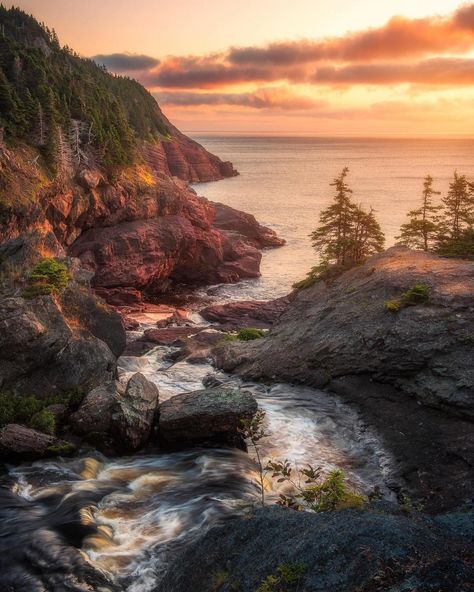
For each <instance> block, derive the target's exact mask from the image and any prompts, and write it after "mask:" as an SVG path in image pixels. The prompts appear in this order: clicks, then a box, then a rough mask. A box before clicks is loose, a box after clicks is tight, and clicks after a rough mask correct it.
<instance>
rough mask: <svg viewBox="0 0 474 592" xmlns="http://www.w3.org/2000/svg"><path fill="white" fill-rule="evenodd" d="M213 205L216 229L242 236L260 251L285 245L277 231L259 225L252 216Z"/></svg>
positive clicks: (220, 204) (216, 204) (222, 205)
mask: <svg viewBox="0 0 474 592" xmlns="http://www.w3.org/2000/svg"><path fill="white" fill-rule="evenodd" d="M213 205H214V209H215V212H216V217H215V219H214V226H215V228H218V229H219V230H222V231H227V232H232V233H237V234H240V235H242V236H244V237H245V238H246V240H247V242H249V243H250V244H252V245H253V246H254V247H257V248H258V249H263V248H265V247H282V246H283V245H284V244H285V241H284V240H283V239H281V238H280V237H279V236H278V235H277V233H276V232H275V231H273V230H271V229H270V228H267V227H266V226H262V225H261V224H259V223H258V222H257V220H256V219H255V216H252V214H247V213H246V212H241V211H240V210H236V209H235V208H231V207H230V206H227V205H225V204H222V203H214V204H213Z"/></svg>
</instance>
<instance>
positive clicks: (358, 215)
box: [310, 167, 385, 267]
mask: <svg viewBox="0 0 474 592" xmlns="http://www.w3.org/2000/svg"><path fill="white" fill-rule="evenodd" d="M348 172H349V169H348V168H347V167H346V168H344V169H343V171H342V172H341V174H340V175H339V176H338V177H336V178H335V179H334V181H333V182H332V183H331V187H335V188H336V194H335V196H334V200H333V203H332V204H331V205H330V206H329V207H328V208H326V209H325V210H323V211H322V212H321V214H320V216H319V222H320V225H319V226H318V228H316V230H315V231H314V232H313V233H312V234H311V235H310V236H311V240H312V245H313V248H314V249H315V251H316V252H317V253H318V255H319V257H320V261H321V264H322V265H323V266H325V267H327V266H329V265H335V266H342V267H344V266H350V265H353V264H355V263H359V262H361V261H364V260H365V259H366V258H367V257H369V256H370V255H372V254H374V253H377V252H380V251H381V250H382V249H383V245H384V241H385V238H384V235H383V233H382V231H381V228H380V225H379V223H378V222H377V220H376V219H375V216H374V211H373V210H372V209H370V211H369V212H366V211H365V210H364V209H363V208H362V207H361V206H357V205H356V204H354V203H353V201H352V200H351V195H352V189H350V188H349V186H348V185H347V183H346V177H347V174H348Z"/></svg>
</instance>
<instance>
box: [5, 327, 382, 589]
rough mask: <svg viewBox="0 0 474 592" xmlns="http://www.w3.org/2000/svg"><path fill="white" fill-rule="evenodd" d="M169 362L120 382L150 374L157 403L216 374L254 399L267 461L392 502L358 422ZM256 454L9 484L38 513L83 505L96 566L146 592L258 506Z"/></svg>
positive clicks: (76, 468) (81, 464)
mask: <svg viewBox="0 0 474 592" xmlns="http://www.w3.org/2000/svg"><path fill="white" fill-rule="evenodd" d="M144 328H146V327H144ZM172 352H173V349H172V348H166V347H156V348H155V349H154V350H152V351H151V352H149V353H148V354H146V355H144V356H142V357H140V358H136V357H122V358H121V359H120V361H119V362H120V372H121V373H133V372H136V371H140V372H142V373H143V374H145V375H146V376H147V377H148V378H149V379H150V380H152V381H153V382H155V383H156V384H157V385H158V387H159V389H160V400H166V399H167V398H169V397H171V396H173V395H176V394H179V393H181V392H187V391H192V390H196V389H199V388H202V384H203V383H202V381H203V379H204V378H205V377H206V376H207V375H209V374H211V375H213V377H214V378H215V379H218V380H220V381H222V382H223V383H224V384H225V385H227V386H230V387H234V388H245V389H247V390H250V391H251V392H252V393H253V394H254V395H255V397H256V398H257V400H258V402H259V405H260V407H261V408H263V409H264V410H265V412H266V424H267V425H266V431H267V432H268V434H269V435H268V436H267V437H266V438H265V439H264V440H262V441H261V444H260V447H261V450H260V452H261V455H262V457H263V458H264V459H270V458H272V459H282V460H283V459H289V460H290V461H291V462H292V463H294V464H295V465H296V466H304V465H305V463H312V464H313V465H315V466H321V467H322V468H323V469H324V470H325V471H328V470H330V469H331V468H334V467H340V468H343V469H344V471H345V472H346V474H347V476H348V479H349V481H350V483H351V484H352V486H353V487H354V488H357V489H358V490H360V491H363V492H368V491H370V490H372V489H373V488H374V487H375V486H379V487H380V488H381V489H382V491H384V492H385V494H386V495H387V496H388V497H390V495H391V492H390V489H389V487H388V486H389V485H390V482H391V481H392V479H393V476H392V468H393V463H392V460H391V458H390V456H389V454H388V453H387V452H386V451H385V450H384V449H383V447H382V446H381V444H380V442H379V441H378V439H377V437H376V434H374V433H373V432H372V431H371V430H370V429H369V428H368V427H367V426H366V425H365V424H364V422H363V421H362V419H361V418H360V417H359V415H358V414H357V412H355V411H354V410H353V409H352V408H350V407H349V406H347V405H345V404H344V403H342V402H341V401H340V400H339V399H338V398H337V397H334V396H332V395H329V394H327V393H325V392H323V391H318V390H314V389H310V388H304V387H295V386H289V385H285V384H276V385H273V386H271V387H266V386H264V385H260V384H253V383H242V382H241V381H240V380H239V379H237V378H235V377H230V376H226V375H224V374H222V373H216V372H214V370H213V369H212V367H211V366H210V365H208V364H200V365H195V364H188V363H187V362H178V363H175V364H173V363H172V362H170V361H168V360H169V359H170V354H171V353H172ZM171 357H172V356H171ZM249 452H250V453H249V454H246V453H244V452H242V451H240V450H230V449H194V450H189V451H184V452H175V453H160V452H158V451H154V450H150V451H148V453H147V454H139V455H134V456H131V457H121V458H115V459H107V458H105V457H102V456H101V455H99V454H97V453H94V454H92V455H90V456H87V455H86V456H83V457H81V458H74V459H70V460H48V461H41V462H36V463H32V464H24V465H21V466H19V467H16V468H13V469H12V470H11V471H10V475H9V478H10V479H12V480H13V482H14V484H15V485H14V491H15V492H16V493H17V494H19V495H20V496H21V497H23V498H24V499H26V500H29V501H33V502H34V503H35V505H36V507H37V508H41V507H42V504H46V503H48V504H50V498H51V496H52V495H53V496H55V497H56V499H58V500H60V501H59V503H60V504H67V503H68V501H69V503H71V502H72V500H74V499H79V500H80V507H81V516H82V521H83V522H85V523H86V524H92V525H94V526H95V527H96V529H95V530H94V532H93V533H92V534H91V535H90V536H89V537H87V538H85V540H84V542H83V545H82V548H83V550H84V551H85V553H86V554H87V557H88V559H89V561H90V562H92V564H93V565H94V566H96V567H98V568H100V569H101V570H104V571H105V572H107V573H109V574H111V575H112V576H113V578H114V579H115V581H116V582H118V583H119V584H120V585H121V587H122V589H124V590H127V591H128V592H147V591H151V590H153V589H154V586H155V585H156V582H157V580H158V579H159V577H160V574H161V573H162V571H163V569H164V568H165V567H166V565H167V563H168V561H169V560H170V559H171V558H172V557H173V556H174V555H175V553H176V551H177V550H178V549H179V548H180V547H181V546H182V545H184V544H188V543H189V542H190V541H192V540H193V539H194V538H195V537H197V536H199V535H200V534H202V532H203V531H204V530H205V529H207V528H209V527H210V526H212V525H214V524H217V523H219V522H220V521H222V520H224V519H226V518H227V517H228V516H231V515H236V514H238V513H242V512H244V511H245V510H246V509H248V508H249V507H250V506H251V505H254V504H257V503H260V489H259V486H258V485H257V483H258V477H259V474H258V472H257V465H256V463H255V461H254V452H253V451H252V449H250V451H249ZM278 487H281V486H278V485H277V484H276V483H275V482H274V481H273V480H272V479H270V478H268V477H267V478H266V479H265V490H266V493H265V496H266V503H273V502H275V501H276V499H277V495H278V492H279V491H280V490H279V489H278ZM23 528H25V527H24V526H23ZM31 536H33V537H34V536H35V532H32V533H31Z"/></svg>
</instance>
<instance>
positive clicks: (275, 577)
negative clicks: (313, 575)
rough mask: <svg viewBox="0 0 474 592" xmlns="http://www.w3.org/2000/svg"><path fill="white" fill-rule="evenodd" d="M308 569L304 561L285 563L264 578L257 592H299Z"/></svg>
mask: <svg viewBox="0 0 474 592" xmlns="http://www.w3.org/2000/svg"><path fill="white" fill-rule="evenodd" d="M307 571H308V568H307V566H306V565H304V564H303V563H283V564H282V565H279V566H278V567H277V569H276V573H275V574H270V575H268V576H267V577H266V578H265V579H264V580H263V582H262V583H261V584H260V586H259V587H258V588H257V592H293V591H294V592H297V591H298V590H300V585H301V581H302V579H303V577H304V575H305V573H306V572H307Z"/></svg>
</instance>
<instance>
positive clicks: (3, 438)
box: [0, 423, 66, 460]
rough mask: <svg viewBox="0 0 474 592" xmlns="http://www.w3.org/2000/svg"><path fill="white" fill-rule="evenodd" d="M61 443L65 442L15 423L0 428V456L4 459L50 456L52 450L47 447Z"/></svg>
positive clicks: (32, 458) (52, 452)
mask: <svg viewBox="0 0 474 592" xmlns="http://www.w3.org/2000/svg"><path fill="white" fill-rule="evenodd" d="M61 444H66V443H65V442H61V441H60V440H58V439H57V438H55V437H54V436H50V435H48V434H43V432H38V431H36V430H32V429H31V428H27V427H25V426H22V425H18V424H15V423H11V424H7V425H6V426H4V427H3V428H1V429H0V456H2V457H3V458H5V459H6V460H34V459H37V458H42V457H44V456H48V455H51V456H52V455H53V454H54V451H50V450H49V449H50V448H51V447H55V446H59V445H61Z"/></svg>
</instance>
